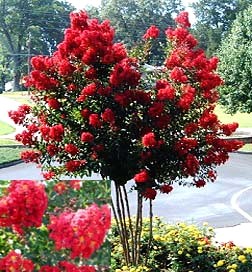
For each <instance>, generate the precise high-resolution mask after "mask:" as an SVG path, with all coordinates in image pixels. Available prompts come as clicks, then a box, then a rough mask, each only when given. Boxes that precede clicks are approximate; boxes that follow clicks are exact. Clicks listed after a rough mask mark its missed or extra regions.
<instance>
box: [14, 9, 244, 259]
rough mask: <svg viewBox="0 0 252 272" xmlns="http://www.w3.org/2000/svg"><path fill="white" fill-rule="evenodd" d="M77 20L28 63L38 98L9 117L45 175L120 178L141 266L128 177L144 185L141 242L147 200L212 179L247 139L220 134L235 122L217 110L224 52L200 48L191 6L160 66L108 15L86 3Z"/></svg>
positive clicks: (121, 208) (120, 213)
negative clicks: (118, 32)
mask: <svg viewBox="0 0 252 272" xmlns="http://www.w3.org/2000/svg"><path fill="white" fill-rule="evenodd" d="M70 18H71V26H70V27H69V28H68V29H66V31H65V37H64V40H63V42H62V43H61V44H59V45H58V50H57V51H56V52H55V53H54V55H53V56H52V57H42V56H37V57H34V58H33V59H32V61H31V64H32V67H33V71H32V72H31V73H30V74H29V75H28V76H27V77H26V79H25V80H26V86H27V87H29V88H30V90H31V92H32V98H33V100H34V102H35V105H34V106H32V107H31V108H29V107H28V106H21V107H20V108H19V109H18V110H17V111H12V112H10V116H11V117H12V118H13V120H14V121H16V123H19V124H22V125H23V126H25V127H26V129H25V131H24V132H23V133H21V134H18V135H17V137H16V138H17V140H19V141H21V142H22V143H23V144H24V145H27V146H29V147H32V148H34V151H25V152H23V154H22V158H23V159H24V160H25V161H27V162H28V161H31V162H36V163H39V164H42V166H43V169H44V171H45V177H52V176H58V175H61V174H67V175H68V176H76V175H79V176H84V175H87V174H91V172H99V173H100V174H101V175H102V177H103V178H104V179H105V178H108V179H111V180H113V181H114V183H115V187H116V195H117V199H116V204H115V206H114V205H113V210H114V213H115V218H116V220H117V223H118V225H119V230H120V235H121V239H122V243H123V245H124V251H125V259H126V263H135V264H136V263H137V262H138V259H139V256H138V250H137V248H135V249H134V250H132V251H131V250H129V248H130V247H129V244H128V240H129V239H128V236H127V235H128V234H127V233H126V229H127V226H126V223H125V220H124V218H125V214H126V213H129V203H128V202H127V201H126V202H124V204H122V203H123V199H124V197H123V196H124V195H125V196H126V189H125V184H126V183H127V182H128V181H129V180H131V179H135V182H136V187H135V188H136V189H137V191H138V206H139V207H138V213H137V214H138V217H137V220H136V222H137V226H136V229H137V231H136V233H135V235H133V234H131V242H132V243H135V244H137V243H139V241H140V235H141V207H142V198H143V197H145V198H149V199H150V200H152V199H154V198H155V197H156V193H157V192H158V191H159V192H161V193H169V192H170V191H171V190H172V184H173V183H175V182H176V183H178V184H180V185H192V186H196V187H202V186H204V185H205V183H206V182H209V181H210V182H213V181H214V180H215V178H216V172H215V167H216V166H217V165H220V164H222V163H225V162H226V160H227V159H228V153H229V152H232V151H234V150H237V149H238V148H240V147H241V146H242V143H241V142H239V141H227V140H226V139H224V138H223V137H222V136H223V135H230V134H231V133H232V132H233V131H235V129H236V128H237V124H227V125H225V124H221V122H220V121H219V120H218V117H217V116H216V114H215V113H214V108H215V105H216V102H217V100H218V92H217V90H216V88H217V87H218V86H219V85H221V84H222V80H221V78H220V77H219V76H218V75H217V74H216V73H215V70H216V67H217V63H218V59H217V58H216V57H213V58H211V59H208V58H207V57H206V56H205V54H204V51H203V50H201V49H198V48H197V47H196V46H197V40H196V39H195V38H194V37H193V36H192V34H190V32H189V30H188V28H189V27H190V23H189V21H188V14H187V12H182V13H180V14H179V15H178V17H177V18H176V19H175V20H176V22H177V28H175V29H172V28H168V29H167V30H166V35H167V40H168V46H167V50H166V54H167V55H166V57H165V62H164V66H163V67H161V68H160V69H154V70H153V71H145V68H144V66H143V65H141V63H142V60H141V62H140V61H139V60H138V58H137V57H134V58H133V57H130V56H129V54H128V53H127V51H126V49H125V47H124V45H123V44H121V43H114V42H113V38H114V30H113V29H112V28H111V27H110V24H109V22H108V21H104V22H102V23H99V22H98V20H96V19H90V18H88V15H87V14H86V12H84V11H81V12H79V13H72V14H71V15H70ZM158 34H159V31H158V29H157V28H156V27H155V26H151V28H150V29H149V30H148V31H147V32H146V34H145V35H144V36H143V40H144V41H145V42H146V43H149V42H150V41H151V40H152V39H154V38H156V37H157V36H158ZM143 48H144V45H143ZM145 48H146V47H145ZM189 177H192V178H191V179H188V178H189ZM116 206H117V208H116ZM129 228H130V229H132V226H131V223H130V225H129ZM133 248H134V246H133Z"/></svg>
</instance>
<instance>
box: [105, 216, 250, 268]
mask: <svg viewBox="0 0 252 272" xmlns="http://www.w3.org/2000/svg"><path fill="white" fill-rule="evenodd" d="M110 239H111V246H112V260H111V261H112V271H115V272H123V271H130V272H138V271H139V272H140V271H141V272H142V271H150V272H160V271H167V272H203V271H204V272H249V271H252V248H239V247H237V246H235V245H234V244H233V243H232V242H228V243H225V244H219V243H217V242H215V241H214V230H213V228H212V227H210V226H208V224H204V225H203V226H196V225H189V224H185V223H178V224H176V225H169V224H167V223H164V222H163V221H162V220H161V219H160V218H158V217H155V218H154V221H153V239H152V242H151V247H150V254H149V259H148V263H143V262H144V260H145V256H146V253H147V249H148V240H149V220H148V219H145V220H144V224H143V232H142V237H141V242H142V246H141V249H140V252H141V254H140V256H141V261H140V263H141V266H138V267H135V268H134V267H127V266H126V265H125V264H123V263H122V259H121V254H122V246H121V245H120V242H119V237H118V233H117V229H116V227H115V224H113V227H112V234H111V236H110Z"/></svg>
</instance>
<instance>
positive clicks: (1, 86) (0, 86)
mask: <svg viewBox="0 0 252 272" xmlns="http://www.w3.org/2000/svg"><path fill="white" fill-rule="evenodd" d="M3 91H5V78H4V77H2V78H1V82H0V94H1V93H3Z"/></svg>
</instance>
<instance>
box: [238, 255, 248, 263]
mask: <svg viewBox="0 0 252 272" xmlns="http://www.w3.org/2000/svg"><path fill="white" fill-rule="evenodd" d="M238 260H239V261H240V262H242V263H246V261H247V259H246V257H245V256H244V255H239V256H238Z"/></svg>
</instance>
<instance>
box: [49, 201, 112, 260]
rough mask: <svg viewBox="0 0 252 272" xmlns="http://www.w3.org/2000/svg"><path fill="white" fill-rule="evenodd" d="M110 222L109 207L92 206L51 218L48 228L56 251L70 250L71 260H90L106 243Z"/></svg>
mask: <svg viewBox="0 0 252 272" xmlns="http://www.w3.org/2000/svg"><path fill="white" fill-rule="evenodd" d="M110 221H111V215H110V209H109V207H108V205H103V206H101V207H98V206H97V205H96V204H92V205H90V206H89V207H87V208H86V209H84V210H78V211H77V212H64V213H62V214H60V215H59V216H58V217H56V216H51V219H50V225H49V226H48V228H49V230H50V231H51V233H50V238H51V239H53V240H54V242H55V247H56V250H60V249H69V250H70V251H71V258H76V257H83V258H89V257H90V256H91V255H92V254H93V253H94V252H95V251H96V250H97V249H98V248H99V247H100V246H101V244H102V243H103V242H104V238H105V236H106V233H107V231H108V230H109V228H110Z"/></svg>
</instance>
